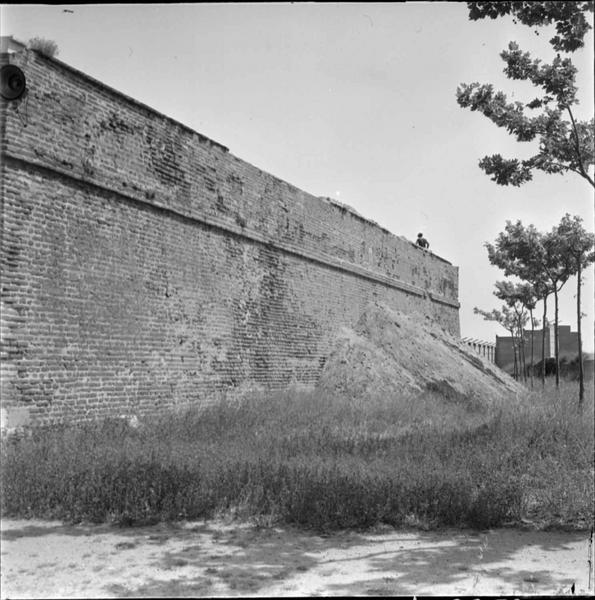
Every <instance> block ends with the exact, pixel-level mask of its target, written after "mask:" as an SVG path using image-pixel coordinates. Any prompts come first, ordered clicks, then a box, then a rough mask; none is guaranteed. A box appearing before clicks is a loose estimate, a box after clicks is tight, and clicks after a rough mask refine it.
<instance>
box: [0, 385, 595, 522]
mask: <svg viewBox="0 0 595 600" xmlns="http://www.w3.org/2000/svg"><path fill="white" fill-rule="evenodd" d="M575 388H576V384H571V383H568V384H564V385H563V387H562V389H561V392H560V393H557V392H556V391H555V390H554V389H553V388H548V389H546V390H545V391H542V390H541V388H535V389H536V390H537V391H535V392H530V391H528V392H527V397H526V398H525V399H524V400H523V401H522V403H520V404H519V403H514V404H511V405H509V406H508V407H507V408H506V409H500V410H496V409H487V408H482V407H481V405H479V404H477V403H475V404H473V405H465V404H459V403H456V402H452V401H450V402H446V401H444V400H443V399H441V398H439V397H437V396H435V395H432V394H426V395H423V396H420V397H415V398H414V397H404V398H382V399H381V398H376V399H368V400H366V401H363V400H361V401H346V400H343V399H340V398H328V397H325V396H322V395H320V394H319V393H309V394H308V393H287V394H279V395H270V396H268V397H265V398H263V397H259V398H257V397H254V398H249V399H246V400H244V401H242V402H240V403H222V404H219V405H217V406H212V407H209V408H207V409H206V410H204V411H202V412H199V411H196V410H194V411H188V412H185V413H184V414H177V415H170V416H167V417H161V418H152V419H149V418H147V419H144V420H141V426H140V427H139V428H138V429H134V428H131V427H129V426H128V425H127V424H126V423H124V422H122V421H107V422H104V423H102V424H95V425H87V426H84V427H77V428H71V429H65V430H62V431H54V432H44V433H38V434H35V435H34V436H33V437H30V438H26V439H23V440H20V441H13V442H8V441H6V440H4V441H3V445H2V471H1V472H2V490H1V511H2V515H3V516H11V517H33V516H35V517H43V518H58V519H63V520H66V521H73V522H77V521H81V520H89V521H94V522H105V521H108V522H117V523H120V524H123V525H126V524H128V525H130V524H140V523H150V522H155V521H159V520H179V519H193V518H201V517H205V518H206V517H209V516H212V515H214V514H216V513H217V512H219V511H232V512H233V513H235V514H236V515H237V516H239V517H241V518H251V519H255V520H257V522H259V523H262V524H272V523H286V524H297V525H300V526H303V527H312V528H316V529H318V530H328V529H337V528H345V527H350V528H365V527H369V526H373V525H376V524H379V523H386V524H391V525H396V526H398V525H402V524H408V525H411V524H419V525H422V526H424V527H439V526H443V525H461V526H462V525H468V526H474V527H479V528H485V527H491V526H497V525H502V524H504V523H515V522H519V521H520V519H521V518H530V519H533V520H538V521H539V522H540V523H541V524H542V525H545V526H548V525H549V526H568V527H588V526H590V524H591V523H592V515H593V510H592V509H593V505H592V500H593V475H592V468H593V419H592V414H593V404H592V400H590V401H589V402H590V404H589V403H588V404H587V406H585V408H584V410H583V411H582V412H579V410H578V408H577V404H576V399H575V398H576V395H577V394H576V389H575ZM592 396H593V395H592V389H591V390H588V394H587V397H588V398H592Z"/></svg>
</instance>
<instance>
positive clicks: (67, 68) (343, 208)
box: [1, 40, 457, 268]
mask: <svg viewBox="0 0 595 600" xmlns="http://www.w3.org/2000/svg"><path fill="white" fill-rule="evenodd" d="M14 42H16V43H18V44H19V45H20V46H23V48H22V49H18V50H16V51H14V52H10V53H7V52H2V53H1V56H2V58H4V59H6V58H8V57H10V56H15V55H17V56H19V55H25V54H33V55H34V56H36V57H38V58H39V59H41V60H42V61H45V62H47V63H49V64H52V65H54V66H56V67H58V68H61V69H63V70H65V71H68V72H70V73H72V74H74V75H75V76H77V77H79V78H81V79H84V80H85V81H87V82H89V83H91V84H92V85H93V86H95V87H97V88H100V89H101V90H104V91H107V92H108V93H110V94H112V95H113V96H117V97H118V98H122V99H124V100H125V101H126V102H128V103H130V104H132V105H134V106H137V107H139V108H141V109H142V110H144V111H146V112H149V113H151V114H153V115H155V116H157V117H159V118H162V119H165V120H167V121H169V122H170V123H172V124H174V125H176V126H177V127H180V128H181V129H182V130H184V131H186V132H188V133H191V134H193V135H196V136H198V138H199V139H200V140H201V141H202V142H205V143H207V144H209V145H211V146H214V147H216V148H218V149H219V150H221V151H222V152H224V153H227V154H229V156H230V157H232V158H233V159H235V160H238V161H241V162H244V163H245V162H247V161H245V160H244V159H242V158H239V157H236V156H235V155H234V154H232V153H231V152H230V151H229V148H228V147H227V146H225V145H223V144H221V143H219V142H217V141H215V140H213V139H211V138H209V137H208V136H206V135H204V134H202V133H200V132H198V131H196V130H195V129H192V128H191V127H189V126H188V125H185V124H184V123H182V122H181V121H178V120H176V119H174V118H173V117H170V116H168V115H166V114H164V113H162V112H160V111H158V110H157V109H155V108H153V107H151V106H149V105H148V104H145V103H144V102H141V101H139V100H137V99H135V98H133V97H132V96H129V95H128V94H125V93H124V92H121V91H120V90H117V89H116V88H114V87H112V86H110V85H108V84H106V83H104V82H102V81H100V80H99V79H96V78H95V77H92V76H91V75H89V74H87V73H85V72H84V71H81V70H80V69H77V68H75V67H73V66H71V65H69V64H68V63H65V62H63V61H61V60H60V59H58V58H55V57H49V56H46V55H45V54H43V53H42V52H39V51H38V50H35V49H33V48H27V47H25V45H24V44H22V43H21V42H18V41H17V40H14ZM256 168H258V167H256ZM258 169H259V171H261V172H262V173H266V175H268V176H269V177H272V178H274V179H276V180H278V181H279V182H282V183H284V184H285V185H287V186H290V187H292V188H294V189H296V190H298V191H300V192H302V193H305V194H308V195H311V196H313V197H317V198H318V199H319V200H320V201H322V202H327V203H329V204H331V205H333V206H335V207H336V208H338V209H339V210H341V211H343V212H346V213H348V214H349V215H350V216H352V217H354V218H356V219H358V220H360V221H362V222H364V223H368V224H371V225H373V226H375V227H377V228H378V229H380V230H382V231H384V232H385V233H386V234H388V235H391V236H394V237H397V238H399V239H401V240H402V241H404V242H406V243H408V244H411V245H412V246H414V247H415V248H418V246H417V245H416V244H415V242H413V241H411V240H409V239H407V238H406V237H404V236H403V235H398V234H395V233H393V232H391V231H389V230H388V229H386V228H385V227H383V226H382V225H379V224H378V223H377V222H376V221H374V220H372V219H369V218H367V217H364V216H363V215H361V214H360V213H359V212H357V211H356V210H355V209H354V208H352V207H351V206H349V205H348V204H344V203H343V202H339V201H337V200H335V199H333V198H329V197H328V196H314V195H313V194H309V193H308V192H306V191H304V190H302V189H301V188H298V187H297V186H295V185H294V184H292V183H289V182H287V181H285V180H284V179H281V178H279V177H277V176H275V175H273V174H271V173H269V172H268V171H264V170H262V169H260V168H258ZM419 250H420V251H422V252H428V253H429V254H430V255H431V256H432V258H435V259H436V260H438V261H440V262H443V263H445V264H447V265H451V266H453V265H452V263H451V262H450V261H449V260H447V259H445V258H443V257H442V256H440V255H438V254H435V253H434V252H431V251H427V250H423V249H421V248H419ZM454 268H457V267H454Z"/></svg>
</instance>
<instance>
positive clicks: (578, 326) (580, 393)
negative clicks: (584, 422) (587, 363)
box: [576, 257, 585, 408]
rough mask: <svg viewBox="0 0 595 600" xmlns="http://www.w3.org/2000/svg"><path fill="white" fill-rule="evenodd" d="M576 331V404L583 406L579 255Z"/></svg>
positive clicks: (579, 263) (579, 264)
mask: <svg viewBox="0 0 595 600" xmlns="http://www.w3.org/2000/svg"><path fill="white" fill-rule="evenodd" d="M576 276H577V283H576V331H577V334H578V335H577V338H578V382H579V383H578V386H579V387H578V405H579V407H580V408H582V407H583V401H584V399H585V375H584V373H583V340H582V337H581V261H580V257H579V261H578V270H577V273H576Z"/></svg>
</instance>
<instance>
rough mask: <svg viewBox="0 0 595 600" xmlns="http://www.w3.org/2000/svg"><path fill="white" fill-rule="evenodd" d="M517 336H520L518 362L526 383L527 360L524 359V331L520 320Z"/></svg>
mask: <svg viewBox="0 0 595 600" xmlns="http://www.w3.org/2000/svg"><path fill="white" fill-rule="evenodd" d="M519 321H520V320H519ZM519 336H520V337H519V340H520V347H519V354H520V356H519V362H520V366H521V369H522V370H523V381H524V382H525V383H527V361H526V359H525V331H524V330H523V324H522V322H521V321H520V322H519Z"/></svg>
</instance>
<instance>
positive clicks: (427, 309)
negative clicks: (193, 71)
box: [1, 51, 459, 424]
mask: <svg viewBox="0 0 595 600" xmlns="http://www.w3.org/2000/svg"><path fill="white" fill-rule="evenodd" d="M9 60H10V61H11V62H13V63H15V64H18V65H19V66H20V67H21V68H22V69H23V71H24V72H25V75H26V77H27V88H28V94H27V97H26V99H25V100H23V101H22V102H20V103H19V102H16V103H15V102H11V103H7V102H4V101H2V113H3V117H2V127H3V129H4V135H3V138H4V144H3V148H2V169H3V173H2V175H3V184H2V185H3V188H2V203H3V204H2V217H3V220H2V225H1V226H2V242H1V261H2V262H1V268H2V281H1V285H2V328H1V336H2V345H3V346H2V378H3V382H2V396H3V406H4V408H5V410H6V411H8V412H5V414H7V415H9V416H10V414H12V415H23V414H25V417H22V418H23V419H24V420H26V421H28V420H30V421H31V422H33V423H36V424H45V423H50V422H53V421H59V420H72V421H77V420H82V419H87V418H92V417H95V416H100V415H101V416H104V415H109V414H133V413H143V412H153V411H158V410H164V409H166V408H170V407H178V406H186V405H190V404H193V403H203V402H208V401H210V400H212V399H213V398H214V397H216V395H217V394H218V393H220V392H223V393H240V392H243V391H245V390H249V389H278V388H284V387H286V386H288V385H290V384H301V385H304V386H312V385H314V383H315V382H316V381H317V379H318V377H319V374H320V371H321V368H322V366H323V364H324V360H325V357H326V356H327V355H328V351H329V347H330V343H331V341H332V339H333V336H334V335H335V333H336V332H337V330H338V329H339V328H340V327H342V326H345V325H347V326H349V325H352V324H353V323H354V322H355V321H356V320H357V319H358V318H359V316H360V315H361V313H362V310H363V308H364V307H365V305H366V304H367V303H368V302H369V301H371V300H375V299H377V300H380V301H382V302H385V303H387V304H389V305H390V306H393V307H394V308H397V309H400V310H403V311H405V312H407V313H408V314H417V315H419V317H420V318H425V317H431V318H433V319H436V320H437V321H439V322H440V323H441V324H442V326H443V327H444V328H445V329H447V330H449V331H450V332H452V333H454V334H455V335H458V333H459V320H458V270H457V268H456V267H453V266H452V265H451V264H450V263H448V262H447V261H444V260H443V259H440V258H439V257H437V256H435V255H433V254H431V253H428V252H425V251H422V250H420V249H418V248H416V247H415V246H414V245H413V244H412V243H411V242H409V241H407V240H405V239H403V238H400V237H397V236H395V235H392V234H391V233H390V232H388V231H386V230H385V229H383V228H381V227H379V226H378V225H376V224H374V223H373V222H370V221H368V220H366V219H364V218H362V217H361V216H360V215H358V214H356V213H355V212H354V211H352V210H351V209H349V208H348V207H345V206H341V205H338V204H337V203H334V202H332V201H330V200H329V199H325V198H317V197H314V196H312V195H310V194H307V193H305V192H303V191H301V190H299V189H297V188H295V187H293V186H291V185H290V184H288V183H285V182H284V181H281V180H279V179H277V178H275V177H273V176H272V175H269V174H267V173H264V172H263V171H261V170H259V169H258V168H256V167H254V166H252V165H250V164H248V163H246V162H244V161H242V160H240V159H238V158H236V157H235V156H233V155H232V154H230V153H229V152H228V150H227V148H225V147H224V146H222V145H221V144H218V143H216V142H213V141H212V140H209V139H208V138H206V137H204V136H202V135H200V134H199V133H197V132H194V131H192V130H190V129H188V128H187V127H185V126H184V125H181V124H180V123H177V122H175V121H173V120H172V119H170V118H168V117H165V116H164V115H161V114H159V113H157V112H155V111H153V110H152V109H150V108H149V107H147V106H145V105H143V104H140V103H138V102H136V101H134V100H132V99H130V98H127V97H125V96H123V95H122V94H120V93H118V92H116V91H114V90H112V89H110V88H108V87H106V86H105V85H103V84H101V83H99V82H97V81H95V80H93V79H91V78H89V77H88V76H86V75H84V74H82V73H80V72H78V71H76V70H74V69H72V68H70V67H68V66H67V65H64V64H63V63H61V62H59V61H56V60H50V59H47V58H45V57H42V56H40V55H38V54H37V53H35V52H32V51H25V52H23V53H19V54H13V55H10V58H9ZM14 418H15V419H16V418H17V417H14ZM18 419H21V416H19V417H18Z"/></svg>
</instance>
